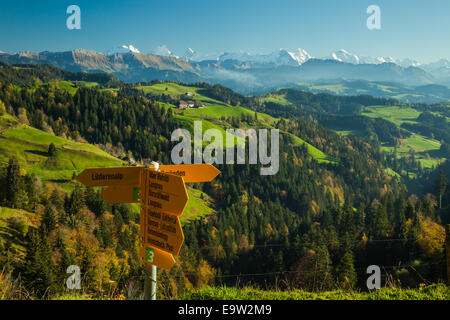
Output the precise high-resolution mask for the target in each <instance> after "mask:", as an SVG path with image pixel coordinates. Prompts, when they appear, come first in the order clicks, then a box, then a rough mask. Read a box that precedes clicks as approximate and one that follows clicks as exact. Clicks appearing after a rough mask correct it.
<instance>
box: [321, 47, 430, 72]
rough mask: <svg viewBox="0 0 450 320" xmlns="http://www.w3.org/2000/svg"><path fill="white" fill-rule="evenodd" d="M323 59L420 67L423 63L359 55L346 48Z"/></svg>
mask: <svg viewBox="0 0 450 320" xmlns="http://www.w3.org/2000/svg"><path fill="white" fill-rule="evenodd" d="M323 59H331V60H336V61H340V62H345V63H352V64H381V63H395V64H397V65H399V66H401V67H404V68H407V67H418V66H420V65H421V64H420V63H419V62H417V61H416V60H413V59H409V58H406V59H395V58H392V57H371V56H358V55H356V54H354V53H350V52H348V51H347V50H345V49H341V50H338V51H335V52H333V53H331V54H330V55H329V56H326V57H325V58H323Z"/></svg>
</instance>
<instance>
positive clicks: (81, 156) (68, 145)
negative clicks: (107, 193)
mask: <svg viewBox="0 0 450 320" xmlns="http://www.w3.org/2000/svg"><path fill="white" fill-rule="evenodd" d="M50 143H53V144H54V145H55V146H56V150H57V152H56V155H55V156H53V157H49V155H48V154H47V151H48V147H49V145H50ZM12 156H15V157H17V158H18V160H19V163H20V165H21V167H22V168H23V169H24V170H25V171H26V172H30V173H35V174H37V175H38V176H39V177H40V178H41V179H42V180H44V181H59V182H64V181H69V180H71V179H72V176H73V174H78V173H79V172H81V171H82V170H84V169H85V168H90V167H107V166H118V165H121V164H122V163H123V162H122V161H121V160H119V159H117V158H115V157H113V156H111V155H109V154H107V153H106V152H104V151H102V150H100V149H99V148H97V147H95V146H93V145H90V144H87V143H78V142H73V141H69V140H66V139H63V138H61V137H57V136H54V135H52V134H49V133H46V132H44V131H41V130H38V129H35V128H32V127H30V126H27V125H24V124H20V123H19V122H18V120H17V119H15V118H14V117H12V116H10V115H8V114H3V115H2V116H0V163H2V164H3V165H4V164H6V163H7V162H8V159H9V158H10V157H12Z"/></svg>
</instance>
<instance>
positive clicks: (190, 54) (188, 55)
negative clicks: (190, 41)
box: [181, 48, 195, 61]
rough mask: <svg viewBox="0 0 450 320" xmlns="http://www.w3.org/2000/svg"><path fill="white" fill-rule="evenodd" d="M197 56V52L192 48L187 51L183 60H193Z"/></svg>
mask: <svg viewBox="0 0 450 320" xmlns="http://www.w3.org/2000/svg"><path fill="white" fill-rule="evenodd" d="M194 55H195V50H194V49H192V48H187V49H186V51H185V52H184V54H183V55H182V56H181V59H184V60H187V61H189V60H191V59H192V57H193V56H194Z"/></svg>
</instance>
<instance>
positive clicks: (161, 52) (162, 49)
mask: <svg viewBox="0 0 450 320" xmlns="http://www.w3.org/2000/svg"><path fill="white" fill-rule="evenodd" d="M152 54H156V55H158V56H164V57H173V58H178V56H176V55H175V54H174V53H173V52H172V51H170V50H169V48H167V46H166V45H165V44H163V45H160V46H157V47H156V48H155V49H153V50H152Z"/></svg>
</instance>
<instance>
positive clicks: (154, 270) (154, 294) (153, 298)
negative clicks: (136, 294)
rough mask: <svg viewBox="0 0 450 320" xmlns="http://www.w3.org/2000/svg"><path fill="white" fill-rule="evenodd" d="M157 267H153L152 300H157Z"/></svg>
mask: <svg viewBox="0 0 450 320" xmlns="http://www.w3.org/2000/svg"><path fill="white" fill-rule="evenodd" d="M157 271H158V270H157V267H156V266H155V265H152V285H151V289H152V290H151V293H150V300H156V273H157Z"/></svg>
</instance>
